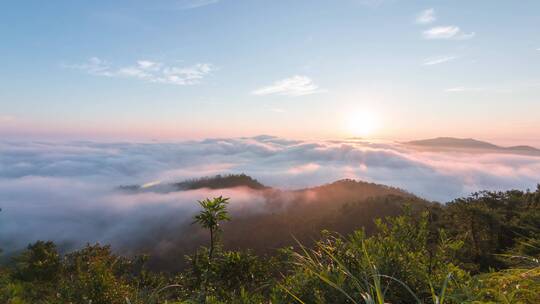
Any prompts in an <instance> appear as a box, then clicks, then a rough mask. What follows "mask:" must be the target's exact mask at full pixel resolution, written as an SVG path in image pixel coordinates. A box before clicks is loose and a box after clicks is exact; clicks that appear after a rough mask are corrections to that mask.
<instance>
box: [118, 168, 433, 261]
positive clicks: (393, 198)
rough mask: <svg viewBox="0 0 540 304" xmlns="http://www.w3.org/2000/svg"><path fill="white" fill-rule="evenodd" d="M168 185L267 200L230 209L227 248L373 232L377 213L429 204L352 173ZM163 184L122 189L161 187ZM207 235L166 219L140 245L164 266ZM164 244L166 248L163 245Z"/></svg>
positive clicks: (260, 248)
mask: <svg viewBox="0 0 540 304" xmlns="http://www.w3.org/2000/svg"><path fill="white" fill-rule="evenodd" d="M169 185H174V188H172V187H171V186H168V188H169V190H168V191H173V190H172V189H175V190H174V191H187V190H194V189H200V188H211V189H225V188H231V187H243V188H244V189H246V191H249V192H250V193H252V194H254V195H256V196H257V197H259V198H260V199H262V200H264V204H263V205H262V207H261V206H258V207H257V210H256V212H255V211H254V210H253V208H249V206H246V207H245V208H243V209H240V210H231V213H232V216H233V217H234V219H235V220H234V221H231V222H227V223H224V224H223V230H224V231H226V232H227V233H224V235H223V244H224V246H225V248H230V249H245V248H251V249H252V250H254V251H255V252H257V253H268V252H272V251H273V250H274V249H275V248H280V247H284V246H290V245H294V240H293V238H291V235H294V236H295V237H296V238H297V239H299V240H301V241H302V242H305V243H310V242H311V241H312V240H314V239H317V238H318V237H319V234H320V231H321V230H323V229H328V230H333V231H337V232H340V233H343V234H347V233H350V232H351V231H353V230H354V229H358V228H362V227H365V228H366V231H367V232H370V231H373V229H374V224H373V219H374V218H378V217H384V216H390V215H397V214H399V213H401V210H402V206H403V205H404V204H412V205H413V207H415V208H423V207H425V206H427V205H428V204H429V203H428V202H427V201H425V200H423V199H420V198H418V197H416V196H414V195H412V194H410V193H408V192H406V191H404V190H401V189H398V188H394V187H389V186H385V185H380V184H374V183H368V182H363V181H355V180H350V179H346V180H339V181H336V182H333V183H329V184H325V185H321V186H317V187H312V188H305V189H298V190H280V189H275V188H271V187H267V186H265V185H263V184H261V183H259V182H258V181H257V180H255V179H253V178H252V177H250V176H247V175H244V174H240V175H226V176H222V175H218V176H214V177H206V178H202V179H195V180H189V181H183V182H178V183H173V184H169ZM162 186H163V185H161V187H156V186H151V187H146V188H141V187H138V186H131V187H130V188H129V190H128V188H126V187H122V189H123V190H128V191H157V192H161V191H162V190H163V187H162ZM231 200H234V197H232V198H231ZM206 238H207V236H206V234H205V232H204V231H201V230H200V229H199V228H198V227H196V226H193V225H190V224H186V225H184V226H182V227H178V226H167V225H166V223H164V228H162V229H160V230H159V231H156V233H155V236H153V237H152V238H151V239H148V240H147V241H146V242H145V243H144V244H142V245H141V244H139V245H141V248H139V250H141V251H144V252H148V253H150V254H151V256H152V260H151V265H153V266H155V267H157V268H163V269H166V268H168V267H171V264H173V263H172V261H175V262H174V265H173V266H172V267H174V266H176V267H177V266H178V263H177V262H176V260H177V257H178V256H182V255H184V254H186V253H188V252H191V251H193V250H194V249H195V248H197V247H198V246H201V245H204V244H205V242H206ZM163 246H166V248H167V250H162V248H163ZM158 248H159V249H158Z"/></svg>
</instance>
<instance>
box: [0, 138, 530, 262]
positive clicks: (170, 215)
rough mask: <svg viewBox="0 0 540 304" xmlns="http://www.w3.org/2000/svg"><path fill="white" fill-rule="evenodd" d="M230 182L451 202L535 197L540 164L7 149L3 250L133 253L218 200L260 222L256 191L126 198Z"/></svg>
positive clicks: (179, 145) (37, 145) (218, 147)
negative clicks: (519, 193)
mask: <svg viewBox="0 0 540 304" xmlns="http://www.w3.org/2000/svg"><path fill="white" fill-rule="evenodd" d="M227 173H245V174H248V175H250V176H252V177H254V178H256V179H258V180H259V181H260V182H262V183H263V184H265V185H268V186H273V187H279V188H284V189H295V188H302V187H309V186H316V185H320V184H323V183H328V182H332V181H335V180H338V179H342V178H354V179H361V180H365V181H370V182H376V183H381V184H386V185H391V186H396V187H400V188H403V189H405V190H408V191H410V192H412V193H414V194H416V195H419V196H421V197H423V198H426V199H429V200H436V201H440V202H447V201H449V200H452V199H454V198H457V197H461V196H466V195H468V194H470V193H471V192H474V191H478V190H484V189H486V190H506V189H523V190H525V189H535V188H536V184H537V183H539V182H540V157H534V156H524V155H514V154H501V153H464V152H448V151H447V152H435V151H419V150H412V149H409V148H407V147H406V146H404V145H401V144H399V143H391V142H386V143H381V142H376V143H375V142H367V141H359V140H347V141H318V142H316V141H296V140H287V139H283V138H277V137H272V136H258V137H252V138H225V139H223V138H222V139H207V140H202V141H183V142H170V143H157V142H156V143H127V142H120V143H105V142H90V141H77V142H74V141H71V142H38V141H33V142H16V141H0V208H2V212H0V248H3V249H4V251H7V252H8V253H9V252H11V251H14V250H17V249H21V248H23V247H24V246H26V245H27V244H28V243H29V242H33V241H35V240H38V239H45V240H49V239H50V240H54V241H56V242H59V243H61V244H63V245H64V246H68V247H70V246H71V247H77V246H80V245H82V244H84V243H86V242H96V241H100V242H105V243H112V244H113V246H114V245H119V246H122V245H124V246H129V244H130V243H136V242H137V241H139V240H140V239H141V238H143V239H146V240H148V239H152V237H153V236H152V233H155V232H156V231H159V230H160V229H167V227H177V225H178V223H185V224H186V225H187V224H189V223H191V218H192V216H193V214H194V213H195V212H196V211H197V209H198V205H197V203H196V201H197V200H199V199H203V198H205V197H211V196H218V195H225V196H229V197H231V201H232V203H231V209H232V211H233V212H235V210H240V209H241V210H243V211H245V210H246V209H250V210H252V211H253V212H258V211H257V210H260V209H261V208H260V206H261V205H262V204H263V203H264V198H263V197H262V196H261V195H259V194H258V193H257V192H256V191H250V190H246V189H227V190H205V189H199V190H194V191H183V192H174V193H148V192H145V193H139V194H129V193H125V192H121V191H118V190H117V187H118V186H120V185H131V184H140V185H143V184H146V183H157V182H164V183H166V182H175V181H182V180H184V179H190V178H195V177H203V176H212V175H216V174H227ZM171 223H175V224H174V225H173V224H171ZM171 229H172V228H171ZM126 244H127V245H126ZM165 245H166V244H165ZM165 245H164V246H165ZM156 246H160V244H156Z"/></svg>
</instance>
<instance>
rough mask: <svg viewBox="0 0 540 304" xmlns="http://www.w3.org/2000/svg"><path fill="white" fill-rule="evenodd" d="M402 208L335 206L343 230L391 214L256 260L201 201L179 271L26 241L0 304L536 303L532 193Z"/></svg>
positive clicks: (7, 275) (536, 204)
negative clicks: (198, 240)
mask: <svg viewBox="0 0 540 304" xmlns="http://www.w3.org/2000/svg"><path fill="white" fill-rule="evenodd" d="M395 200H399V202H400V203H399V204H398V203H396V204H395V205H392V203H390V202H393V201H395ZM402 200H403V198H402V197H396V196H391V195H390V196H385V197H381V198H378V199H368V200H366V201H362V202H357V203H352V204H347V205H345V206H343V207H342V209H341V210H342V212H346V213H347V214H348V215H350V217H347V218H350V219H351V220H352V219H353V218H354V215H355V214H356V215H358V216H359V215H361V214H362V213H361V212H360V211H358V210H361V209H356V208H357V206H364V205H363V204H364V203H367V204H377V203H378V202H379V203H381V202H386V203H384V204H386V205H385V206H392V207H393V208H395V209H396V210H398V212H396V214H395V215H394V216H387V217H385V218H379V219H376V220H375V221H374V226H373V227H372V229H370V231H367V230H366V229H359V230H355V231H352V232H350V233H348V234H347V235H342V234H340V233H337V232H331V231H323V232H322V233H321V235H320V237H319V239H318V240H317V241H315V242H313V243H312V244H304V243H303V242H298V243H296V245H295V246H288V247H284V248H281V249H276V250H274V251H273V253H272V254H268V255H260V254H255V253H253V252H251V251H250V250H249V249H242V250H228V249H227V248H226V247H224V246H223V245H222V242H221V239H223V236H225V235H226V234H227V233H228V231H227V227H228V226H227V225H223V223H226V222H229V221H231V222H234V221H235V219H234V218H231V216H230V214H229V213H228V210H227V203H228V199H227V198H223V197H218V198H214V199H207V200H204V201H201V202H199V203H200V205H201V212H200V213H199V214H198V215H197V216H196V217H195V218H194V222H195V224H197V225H200V226H201V227H202V228H203V229H206V230H207V231H208V245H207V246H204V247H201V248H200V249H199V250H197V251H196V252H194V253H192V254H190V255H188V256H186V257H178V259H179V260H180V259H185V262H186V263H185V267H184V268H183V269H182V270H181V271H178V272H157V271H152V270H150V269H149V268H148V267H147V266H146V261H147V258H148V257H146V256H140V257H122V256H118V255H116V254H114V253H113V252H112V251H111V249H110V247H108V246H101V245H99V244H95V245H88V246H86V247H85V248H82V249H80V250H78V251H75V252H71V253H68V254H65V255H61V254H59V252H58V250H57V248H56V246H55V244H54V243H52V242H36V243H34V244H31V245H29V246H28V248H27V250H25V251H24V252H22V253H21V254H20V255H18V256H16V257H14V258H13V259H12V262H11V263H10V264H8V265H4V266H2V268H1V270H0V303H10V304H15V303H17V304H23V303H32V304H34V303H62V304H63V303H74V304H75V303H76V304H78V303H85V304H86V303H88V304H90V303H92V304H109V303H111V304H117V303H118V304H120V303H122V304H125V303H132V304H135V303H141V304H142V303H145V304H146V303H381V304H382V303H438V304H443V303H540V262H539V260H538V258H539V256H540V186H539V187H538V189H536V190H535V191H526V192H523V191H516V190H513V191H507V192H479V193H475V194H473V195H471V196H469V197H466V198H461V199H456V200H454V201H452V202H450V203H448V204H445V205H440V204H425V205H418V204H413V205H409V206H407V205H406V204H402V203H401V202H402ZM366 210H367V209H366ZM369 210H371V208H370V209H369ZM374 216H376V215H374ZM334 227H336V228H339V225H338V224H336V226H334ZM336 230H339V229H336ZM291 238H293V236H291Z"/></svg>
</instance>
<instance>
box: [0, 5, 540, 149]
mask: <svg viewBox="0 0 540 304" xmlns="http://www.w3.org/2000/svg"><path fill="white" fill-rule="evenodd" d="M539 14H540V2H538V1H519V2H516V1H404V0H371V1H370V0H343V1H313V0H312V1H253V0H252V1H231V0H219V1H217V0H187V1H180V0H171V1H50V2H44V1H9V2H5V3H3V9H2V10H1V11H0V20H2V21H1V22H2V26H1V27H0V36H1V37H2V43H0V66H1V67H2V69H1V72H0V135H2V136H7V137H14V138H26V137H28V138H30V137H31V138H36V137H37V138H115V139H133V138H137V139H153V138H157V139H182V138H204V137H220V136H247V135H256V134H263V133H265V134H273V135H278V136H283V137H291V138H327V139H328V138H338V137H347V136H355V135H363V136H369V137H373V138H384V139H404V138H420V137H431V136H461V137H478V138H481V139H487V140H494V141H496V142H500V143H507V142H508V143H509V142H512V143H514V142H520V143H532V144H535V143H536V142H538V139H539V138H540V118H539V115H538V113H540V100H539V96H540V18H538V16H539ZM357 120H362V121H369V123H368V124H369V125H366V124H362V123H360V126H357V125H358V123H356V122H353V124H352V125H354V126H356V127H351V126H350V125H351V124H350V123H349V122H351V121H357ZM368 129H369V132H367V130H368ZM360 133H361V134H360ZM364 133H365V134H364Z"/></svg>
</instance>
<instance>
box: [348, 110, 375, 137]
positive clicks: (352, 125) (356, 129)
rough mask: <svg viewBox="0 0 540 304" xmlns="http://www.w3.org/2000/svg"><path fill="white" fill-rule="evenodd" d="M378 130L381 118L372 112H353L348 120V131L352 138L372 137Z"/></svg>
mask: <svg viewBox="0 0 540 304" xmlns="http://www.w3.org/2000/svg"><path fill="white" fill-rule="evenodd" d="M378 128H379V118H378V116H377V114H376V113H373V112H371V111H357V112H353V113H352V114H350V115H349V116H348V118H347V119H346V129H347V132H348V133H349V134H350V135H351V136H361V137H366V136H370V135H373V133H374V132H375V131H376V130H377V129H378Z"/></svg>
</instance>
